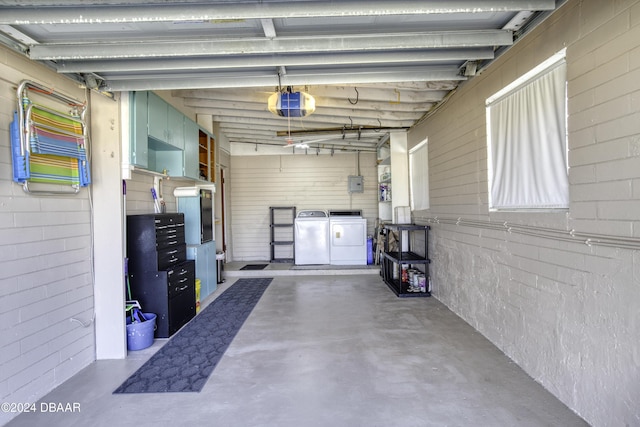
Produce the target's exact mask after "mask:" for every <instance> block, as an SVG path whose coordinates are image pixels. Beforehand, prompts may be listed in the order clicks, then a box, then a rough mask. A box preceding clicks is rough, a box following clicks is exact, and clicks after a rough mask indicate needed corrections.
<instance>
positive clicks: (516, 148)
mask: <svg viewBox="0 0 640 427" xmlns="http://www.w3.org/2000/svg"><path fill="white" fill-rule="evenodd" d="M566 80H567V77H566V62H565V52H564V50H563V51H562V52H560V53H558V54H556V55H555V56H553V57H552V58H550V59H549V60H547V61H545V62H544V63H542V64H540V65H539V66H538V67H536V68H535V69H533V70H531V71H530V72H529V73H527V74H525V75H524V76H523V77H521V78H520V79H518V80H516V81H515V82H513V83H512V84H510V85H509V86H507V87H506V88H504V89H503V90H501V91H500V92H498V93H496V94H495V95H493V96H492V97H490V98H489V99H487V102H486V106H487V150H488V152H487V157H488V169H489V209H490V210H502V209H508V210H516V209H567V208H568V207H569V177H568V164H567V130H566V129H567V125H566V122H567V94H566Z"/></svg>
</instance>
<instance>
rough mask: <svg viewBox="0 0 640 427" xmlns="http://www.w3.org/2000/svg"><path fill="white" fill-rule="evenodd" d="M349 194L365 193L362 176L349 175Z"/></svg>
mask: <svg viewBox="0 0 640 427" xmlns="http://www.w3.org/2000/svg"><path fill="white" fill-rule="evenodd" d="M349 193H364V179H363V178H362V176H361V175H349Z"/></svg>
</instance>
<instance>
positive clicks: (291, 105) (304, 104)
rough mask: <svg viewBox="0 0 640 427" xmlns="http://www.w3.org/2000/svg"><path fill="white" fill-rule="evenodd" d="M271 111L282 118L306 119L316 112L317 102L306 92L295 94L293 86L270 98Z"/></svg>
mask: <svg viewBox="0 0 640 427" xmlns="http://www.w3.org/2000/svg"><path fill="white" fill-rule="evenodd" d="M267 107H268V108H269V111H271V112H272V113H273V114H275V115H276V116H281V117H305V116H308V115H309V114H311V113H313V112H314V111H315V110H316V100H315V99H314V97H313V96H311V95H309V94H308V93H306V92H293V91H292V90H291V86H288V87H287V90H286V91H284V92H275V93H274V94H272V95H271V96H270V97H269V101H268V104H267Z"/></svg>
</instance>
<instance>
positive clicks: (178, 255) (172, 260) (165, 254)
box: [158, 245, 187, 270]
mask: <svg viewBox="0 0 640 427" xmlns="http://www.w3.org/2000/svg"><path fill="white" fill-rule="evenodd" d="M185 259H187V246H186V245H178V246H175V247H169V248H164V249H160V250H158V270H169V269H171V268H172V267H173V266H175V265H176V264H179V263H181V262H183V261H184V260H185Z"/></svg>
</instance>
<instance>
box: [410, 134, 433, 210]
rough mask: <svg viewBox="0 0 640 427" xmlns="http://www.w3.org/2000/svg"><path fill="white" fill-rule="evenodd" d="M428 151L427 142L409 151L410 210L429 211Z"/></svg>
mask: <svg viewBox="0 0 640 427" xmlns="http://www.w3.org/2000/svg"><path fill="white" fill-rule="evenodd" d="M428 155H429V150H428V145H427V140H424V141H422V142H421V143H420V144H418V145H416V146H415V147H414V148H412V149H411V150H409V177H410V182H409V185H410V190H411V210H412V211H418V210H422V209H429V157H428Z"/></svg>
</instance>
